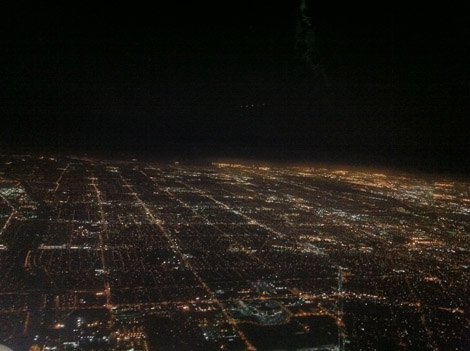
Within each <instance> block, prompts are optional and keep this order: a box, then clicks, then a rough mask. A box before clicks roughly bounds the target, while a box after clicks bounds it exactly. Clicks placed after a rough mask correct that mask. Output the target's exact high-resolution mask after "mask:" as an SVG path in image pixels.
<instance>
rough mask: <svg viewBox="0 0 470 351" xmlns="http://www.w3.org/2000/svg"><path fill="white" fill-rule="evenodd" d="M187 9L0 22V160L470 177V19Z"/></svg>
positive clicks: (405, 10) (84, 10)
mask: <svg viewBox="0 0 470 351" xmlns="http://www.w3.org/2000/svg"><path fill="white" fill-rule="evenodd" d="M172 3H173V2H172ZM191 3H192V4H190V5H188V4H187V3H184V2H174V4H172V5H158V2H155V4H156V5H157V8H153V7H145V6H141V5H138V4H137V3H134V2H132V3H131V2H129V3H127V4H125V5H121V6H118V5H115V4H113V5H109V6H103V7H98V6H97V5H96V4H89V5H87V4H85V3H81V2H72V3H71V4H70V3H63V5H62V7H55V8H52V7H46V6H45V5H36V6H35V7H34V8H32V7H24V8H21V7H19V6H18V7H16V8H9V9H3V11H1V12H2V15H1V16H2V18H1V22H0V28H1V32H2V52H1V58H0V60H1V62H0V63H1V65H0V79H1V87H0V93H1V96H0V98H1V100H0V113H1V115H2V126H1V131H0V137H1V141H0V143H1V145H2V146H3V147H7V148H14V147H33V148H34V147H49V148H55V149H57V150H58V149H61V148H67V149H71V150H76V151H77V152H78V151H86V150H98V151H113V150H114V151H116V150H118V151H129V152H148V153H153V152H157V153H158V152H168V151H169V150H180V151H182V152H183V153H186V154H190V155H192V154H198V153H201V154H204V155H209V154H211V153H213V154H214V155H219V154H223V155H226V156H243V155H252V156H253V155H260V156H269V157H280V158H287V159H288V158H290V157H292V158H312V159H315V158H318V157H319V158H323V159H328V158H331V160H333V161H334V160H336V159H338V160H347V161H350V162H355V161H358V162H360V161H363V160H368V161H371V162H378V163H384V164H391V165H393V164H401V163H407V164H414V163H418V164H420V165H421V164H422V165H424V166H426V165H428V164H429V165H431V168H433V169H436V170H441V169H446V168H455V169H460V170H463V169H466V167H467V168H468V165H469V161H468V159H469V157H468V156H469V152H468V139H469V137H470V135H469V134H470V133H469V132H468V129H467V128H465V122H466V119H467V112H468V107H469V100H470V99H469V91H470V89H469V88H470V75H469V68H468V63H470V37H469V33H470V31H469V28H468V26H469V24H468V22H469V21H468V20H467V18H466V15H467V14H468V13H469V12H468V8H467V6H464V5H452V7H451V6H444V5H443V4H441V5H429V4H428V5H427V6H426V7H418V6H417V5H416V6H415V7H410V6H399V5H396V4H389V5H388V7H387V6H385V7H384V5H381V6H378V5H377V6H376V7H370V6H365V5H362V6H361V5H357V4H354V5H348V6H346V7H345V5H343V4H341V3H339V2H338V3H332V4H329V5H319V4H318V2H315V1H308V0H307V1H306V4H307V9H305V10H304V12H303V14H304V15H305V16H306V17H305V16H304V18H303V17H302V14H301V12H300V6H299V5H300V1H298V2H297V1H284V2H283V3H281V4H277V2H276V4H274V3H273V2H270V1H258V2H255V1H251V2H244V1H224V2H219V4H218V5H214V4H211V5H209V4H207V5H204V4H201V3H199V2H197V3H196V2H191ZM155 4H154V5H155ZM302 18H303V19H302ZM306 20H307V21H308V23H310V24H311V27H309V28H308V29H309V30H310V32H309V34H308V35H306V34H305V30H306V27H305V25H306V23H307V22H305V21H306ZM302 26H303V27H302ZM302 30H303V31H302ZM299 43H300V44H299ZM306 43H307V44H306ZM308 50H310V51H308ZM307 51H308V54H307ZM309 55H310V56H309Z"/></svg>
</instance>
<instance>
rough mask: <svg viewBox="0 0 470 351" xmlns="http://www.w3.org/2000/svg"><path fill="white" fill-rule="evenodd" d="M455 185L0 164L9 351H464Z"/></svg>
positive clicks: (156, 166)
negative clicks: (383, 350)
mask: <svg viewBox="0 0 470 351" xmlns="http://www.w3.org/2000/svg"><path fill="white" fill-rule="evenodd" d="M469 234H470V183H469V182H468V181H465V180H464V181H462V180H457V179H452V178H448V177H447V178H446V177H444V176H430V175H412V174H392V173H385V174H382V173H376V172H374V171H368V170H362V171H358V170H332V169H324V168H315V167H311V166H289V167H288V166H261V165H250V164H249V163H245V164H234V163H201V164H198V165H196V164H179V163H177V162H176V163H165V164H164V163H152V162H139V161H137V160H129V161H116V160H114V161H107V160H100V159H88V158H82V157H72V156H69V157H60V158H55V157H49V156H37V155H1V156H0V343H3V344H6V345H8V346H10V347H12V348H13V349H15V350H28V349H29V350H135V351H136V350H171V349H174V350H220V349H226V350H373V349H379V350H380V349H387V350H388V349H390V350H391V349H393V350H418V349H419V350H466V349H468V348H469V347H470V310H469V303H470V301H469V299H468V296H470V258H469V257H470V256H469V250H470V241H469Z"/></svg>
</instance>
